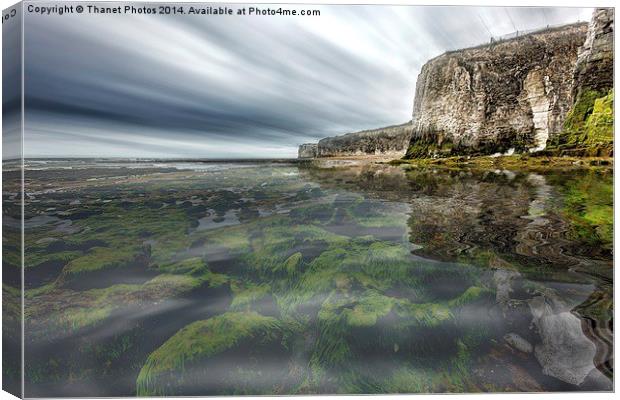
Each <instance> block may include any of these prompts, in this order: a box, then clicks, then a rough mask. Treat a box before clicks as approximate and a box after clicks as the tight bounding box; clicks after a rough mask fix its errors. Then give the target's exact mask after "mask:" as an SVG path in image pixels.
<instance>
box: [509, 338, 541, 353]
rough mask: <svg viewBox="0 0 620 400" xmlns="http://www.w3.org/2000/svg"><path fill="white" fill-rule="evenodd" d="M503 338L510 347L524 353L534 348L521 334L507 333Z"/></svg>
mask: <svg viewBox="0 0 620 400" xmlns="http://www.w3.org/2000/svg"><path fill="white" fill-rule="evenodd" d="M504 340H505V341H506V343H508V344H509V345H510V346H511V347H513V348H515V349H517V350H519V351H522V352H524V353H531V352H532V351H533V350H534V347H533V346H532V344H531V343H530V342H528V341H527V340H525V339H523V338H522V337H521V336H519V335H518V334H516V333H508V334H506V335H505V336H504Z"/></svg>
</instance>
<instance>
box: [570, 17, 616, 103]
mask: <svg viewBox="0 0 620 400" xmlns="http://www.w3.org/2000/svg"><path fill="white" fill-rule="evenodd" d="M613 71H614V9H613V8H598V9H596V10H594V13H593V15H592V20H591V21H590V25H589V26H588V33H587V36H586V40H585V43H584V44H583V46H582V47H581V48H579V55H578V56H577V62H576V64H575V72H574V81H573V97H574V98H575V103H577V102H579V100H580V97H581V96H582V95H583V94H584V92H585V91H587V90H594V91H597V92H601V93H605V92H607V91H608V90H609V89H611V88H613V87H614V75H613Z"/></svg>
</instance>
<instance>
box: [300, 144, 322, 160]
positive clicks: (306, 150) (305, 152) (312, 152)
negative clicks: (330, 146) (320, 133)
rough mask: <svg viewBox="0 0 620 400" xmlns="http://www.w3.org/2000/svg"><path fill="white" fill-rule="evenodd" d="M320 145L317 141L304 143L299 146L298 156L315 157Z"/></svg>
mask: <svg viewBox="0 0 620 400" xmlns="http://www.w3.org/2000/svg"><path fill="white" fill-rule="evenodd" d="M317 147H318V145H317V144H316V143H304V144H302V145H301V146H299V150H298V152H297V156H298V158H315V157H316V153H317Z"/></svg>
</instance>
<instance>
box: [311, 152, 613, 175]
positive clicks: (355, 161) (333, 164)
mask: <svg viewBox="0 0 620 400" xmlns="http://www.w3.org/2000/svg"><path fill="white" fill-rule="evenodd" d="M305 161H306V163H308V164H310V165H312V166H315V167H318V168H338V167H351V166H363V165H369V164H388V165H392V166H410V167H413V168H443V169H464V168H474V169H496V168H502V169H515V170H524V171H529V170H572V169H591V168H598V169H610V170H613V167H614V158H613V157H569V156H561V157H558V156H531V155H528V154H517V155H510V156H473V157H464V156H456V157H446V158H414V159H393V158H390V157H379V156H370V157H366V156H346V157H321V158H312V159H305Z"/></svg>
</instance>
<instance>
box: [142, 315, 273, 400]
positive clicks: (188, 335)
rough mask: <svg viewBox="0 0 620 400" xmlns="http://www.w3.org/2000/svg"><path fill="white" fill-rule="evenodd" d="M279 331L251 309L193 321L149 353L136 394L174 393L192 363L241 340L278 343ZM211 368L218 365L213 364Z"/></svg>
mask: <svg viewBox="0 0 620 400" xmlns="http://www.w3.org/2000/svg"><path fill="white" fill-rule="evenodd" d="M282 332H283V327H282V324H281V323H280V322H279V321H278V320H276V319H274V318H271V317H264V316H261V315H259V314H257V313H253V312H243V313H232V312H229V313H225V314H222V315H220V316H216V317H213V318H210V319H208V320H204V321H197V322H194V323H192V324H190V325H188V326H186V327H185V328H183V329H181V330H180V331H179V332H178V333H177V334H176V335H174V336H173V337H171V338H170V339H168V340H167V341H166V343H164V344H163V345H162V346H161V347H159V348H158V349H157V350H156V351H154V352H153V353H151V355H149V357H148V359H147V361H146V363H145V364H144V366H143V367H142V369H141V370H140V374H139V375H138V380H137V394H138V395H139V396H154V395H160V396H161V395H166V394H175V391H174V390H175V388H178V387H182V385H183V384H184V379H185V378H186V377H185V376H184V373H185V371H188V370H189V369H190V366H191V365H192V364H195V363H198V362H200V361H207V360H209V359H210V358H212V357H214V356H216V355H218V354H221V353H223V352H225V351H227V350H230V349H232V348H234V347H235V346H238V345H239V344H240V342H242V341H247V340H252V341H255V344H256V345H260V344H268V343H270V342H278V341H280V340H281V338H282ZM212 368H219V366H218V365H217V364H214V365H212ZM231 372H232V371H231ZM205 373H208V372H207V371H206V372H205Z"/></svg>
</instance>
